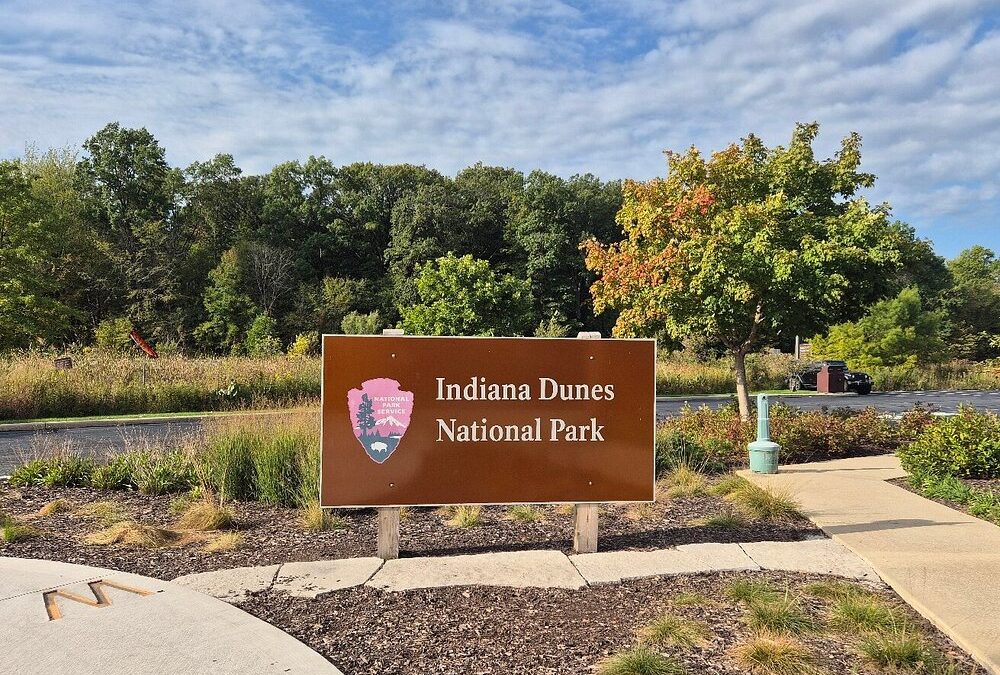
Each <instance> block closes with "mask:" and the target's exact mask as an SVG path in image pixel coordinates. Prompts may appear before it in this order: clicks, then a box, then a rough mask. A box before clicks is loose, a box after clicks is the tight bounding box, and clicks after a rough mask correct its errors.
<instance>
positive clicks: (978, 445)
mask: <svg viewBox="0 0 1000 675" xmlns="http://www.w3.org/2000/svg"><path fill="white" fill-rule="evenodd" d="M899 459H900V461H901V462H902V464H903V468H904V469H906V471H908V472H909V473H910V474H913V475H915V476H945V475H951V476H958V477H961V478H1000V416H997V415H996V414H995V413H992V412H978V411H976V410H975V409H974V408H970V407H966V406H963V407H961V408H960V409H959V411H958V414H957V415H955V416H954V417H950V418H946V419H944V420H942V421H940V422H939V423H937V424H935V425H932V426H929V427H927V428H926V429H924V431H922V432H921V433H920V435H919V436H918V437H917V439H916V440H915V441H914V442H913V443H910V444H909V445H907V446H906V447H904V448H902V449H901V450H900V451H899Z"/></svg>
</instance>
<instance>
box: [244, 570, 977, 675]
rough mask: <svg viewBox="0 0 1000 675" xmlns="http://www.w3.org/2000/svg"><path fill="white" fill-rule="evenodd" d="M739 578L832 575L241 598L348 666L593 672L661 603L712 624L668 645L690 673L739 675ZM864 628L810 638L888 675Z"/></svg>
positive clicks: (775, 578)
mask: <svg viewBox="0 0 1000 675" xmlns="http://www.w3.org/2000/svg"><path fill="white" fill-rule="evenodd" d="M736 578H740V579H755V580H759V581H766V582H771V583H774V584H776V585H777V586H778V587H779V588H784V587H785V586H786V585H787V586H788V587H789V588H790V589H791V590H792V592H795V591H798V590H801V588H802V587H803V586H804V585H805V584H807V583H809V582H810V581H821V580H824V577H819V576H812V575H796V574H788V573H778V572H755V573H739V574H734V573H724V574H706V575H691V576H678V577H661V578H656V579H642V580H636V581H630V582H625V583H622V584H620V585H619V584H616V585H604V586H594V587H590V588H585V589H582V590H561V589H508V588H492V587H455V588H442V589H428V590H416V591H407V592H402V593H386V592H382V591H379V590H375V589H372V588H367V587H363V586H362V587H357V588H353V589H348V590H343V591H335V592H332V593H328V594H325V595H321V596H319V597H317V598H315V599H304V598H293V597H290V596H288V595H285V594H282V593H275V592H266V593H260V594H256V595H254V596H251V597H250V598H249V599H247V600H246V601H244V602H242V603H240V605H239V606H240V607H241V608H242V609H244V610H245V611H247V612H249V613H251V614H254V615H256V616H258V617H260V618H261V619H263V620H265V621H267V622H269V623H271V624H274V625H275V626H278V627H279V628H281V629H282V630H284V631H286V632H288V633H290V634H291V635H293V636H294V637H296V638H298V639H299V640H301V641H303V642H305V643H306V644H308V645H309V646H311V647H312V648H313V649H315V650H316V651H318V652H319V653H321V654H323V655H324V656H326V657H327V658H328V659H330V661H331V662H333V663H334V665H336V666H337V667H338V668H340V669H341V670H342V671H343V672H344V673H345V674H346V675H376V674H388V673H393V674H400V675H402V674H406V673H420V674H426V673H464V674H468V675H472V674H474V673H475V674H483V675H485V674H494V673H495V674H498V675H499V674H500V673H503V674H505V675H529V674H530V675H544V674H552V675H556V674H558V675H566V674H568V673H590V672H593V669H594V667H595V666H596V665H597V664H598V663H599V662H600V661H601V660H603V659H604V658H607V657H608V656H610V655H612V654H614V653H616V652H618V651H620V650H623V649H628V648H629V647H631V646H633V645H634V644H635V640H636V638H635V635H636V630H637V629H638V628H639V627H641V626H643V625H645V624H647V623H649V622H650V621H651V620H653V619H654V618H656V617H657V616H658V615H660V614H661V613H663V612H669V613H671V614H675V615H679V616H684V617H687V618H691V619H695V620H698V621H703V622H706V623H707V624H708V626H709V628H710V632H711V636H710V638H709V640H708V642H707V644H706V645H704V646H700V647H692V648H689V649H680V648H670V647H668V648H658V649H659V650H660V651H663V652H665V653H670V654H672V655H674V656H677V657H679V658H680V659H681V660H682V661H683V662H684V664H685V665H686V666H687V672H689V673H699V674H702V673H728V674H734V675H735V674H738V673H745V672H746V671H745V670H744V669H742V668H740V667H739V665H737V664H736V663H734V662H733V660H732V659H731V657H730V656H729V655H728V654H727V652H728V650H729V649H730V648H731V647H732V646H733V645H734V644H736V643H737V642H738V641H739V640H741V639H743V638H745V637H747V636H748V635H749V634H750V632H751V631H750V629H749V628H748V627H747V626H746V625H745V623H744V620H743V616H744V612H745V610H744V609H743V608H742V606H741V605H739V603H736V602H735V601H731V600H727V599H726V598H725V595H724V589H725V586H726V585H727V584H728V583H729V582H730V581H732V580H733V579H736ZM876 592H877V593H879V595H881V596H883V597H885V598H886V599H887V600H889V601H890V602H892V603H893V604H897V605H899V606H900V607H901V608H902V611H905V612H906V613H907V615H908V616H909V617H910V618H911V620H912V621H913V623H914V624H915V625H917V626H921V627H923V629H924V630H925V631H926V634H927V636H928V637H927V639H928V641H929V643H930V644H931V645H933V646H934V647H935V648H936V649H937V650H938V651H939V652H940V653H942V654H943V655H946V656H947V657H948V658H949V659H950V660H951V661H952V662H953V664H954V665H955V669H954V670H953V671H948V672H951V673H954V675H959V674H965V673H974V672H977V671H976V669H975V666H974V665H973V662H972V661H971V660H970V659H969V658H968V656H966V655H965V654H964V653H963V652H962V651H961V650H960V649H959V648H958V647H957V646H955V645H954V644H953V643H952V642H951V641H950V640H948V639H947V638H946V637H944V636H943V635H942V634H941V633H939V632H937V631H936V630H935V629H934V628H933V627H932V626H930V624H928V623H927V622H925V621H924V620H923V619H921V618H920V617H919V616H918V615H917V614H916V613H914V612H913V611H912V610H911V609H909V608H906V607H905V605H903V603H902V601H900V600H899V598H898V597H897V596H896V595H895V594H893V593H892V592H891V591H888V590H885V589H883V588H878V590H877V591H876ZM682 593H684V594H699V595H700V596H703V597H702V598H701V600H700V601H699V602H698V604H694V605H692V604H681V603H680V602H678V596H679V595H680V594H682ZM803 605H804V606H805V607H806V608H807V609H808V611H809V612H810V614H811V615H813V616H814V617H817V618H820V617H822V616H823V613H824V608H825V603H824V601H822V600H816V599H811V598H805V599H803ZM854 637H856V636H845V635H842V634H841V635H830V634H825V633H822V632H817V633H813V634H807V635H805V636H803V637H802V638H801V640H802V641H803V642H804V643H805V644H806V645H808V646H809V648H810V650H811V652H812V654H813V655H814V656H815V658H816V659H817V661H818V663H819V665H820V666H821V667H822V668H823V670H822V672H824V673H831V674H841V673H842V674H845V675H847V674H849V673H876V672H879V671H878V670H877V669H871V668H867V667H865V666H864V665H863V664H862V662H861V661H860V659H859V657H858V656H857V654H856V653H855V651H854V646H853V644H852V638H854ZM978 672H981V671H978Z"/></svg>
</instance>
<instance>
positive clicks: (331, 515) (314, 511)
mask: <svg viewBox="0 0 1000 675" xmlns="http://www.w3.org/2000/svg"><path fill="white" fill-rule="evenodd" d="M300 522H301V523H302V526H303V527H304V528H305V529H307V530H309V531H310V532H327V531H329V530H343V529H346V528H347V520H345V519H344V518H343V516H340V515H339V514H337V513H335V512H334V511H332V510H330V509H324V508H322V507H321V506H320V505H319V501H313V502H311V503H309V504H307V505H306V506H304V507H302V509H301V511H300Z"/></svg>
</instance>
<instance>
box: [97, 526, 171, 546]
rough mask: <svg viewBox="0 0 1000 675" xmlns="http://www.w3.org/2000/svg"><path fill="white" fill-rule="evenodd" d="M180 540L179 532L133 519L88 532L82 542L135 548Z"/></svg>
mask: <svg viewBox="0 0 1000 675" xmlns="http://www.w3.org/2000/svg"><path fill="white" fill-rule="evenodd" d="M179 540H180V534H178V533H177V532H174V531H172V530H167V529H164V528H162V527H154V526H152V525H143V524H141V523H137V522H135V521H133V520H125V521H122V522H120V523H115V524H114V525H111V526H110V527H108V528H105V529H103V530H99V531H98V532H94V533H91V534H88V535H87V536H86V537H84V538H83V541H84V543H87V544H92V545H95V546H109V545H111V544H121V545H122V546H132V547H136V548H161V547H163V546H169V545H171V544H175V543H177V542H178V541H179Z"/></svg>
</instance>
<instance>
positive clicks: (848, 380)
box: [788, 361, 872, 396]
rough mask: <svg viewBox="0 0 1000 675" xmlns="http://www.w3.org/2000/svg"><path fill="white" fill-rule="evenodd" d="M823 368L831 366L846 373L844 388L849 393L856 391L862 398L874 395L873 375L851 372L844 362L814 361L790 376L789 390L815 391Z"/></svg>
mask: <svg viewBox="0 0 1000 675" xmlns="http://www.w3.org/2000/svg"><path fill="white" fill-rule="evenodd" d="M823 366H829V367H830V369H831V370H833V369H841V370H843V371H844V386H845V388H846V389H847V391H856V392H857V393H858V394H860V395H862V396H864V395H865V394H870V393H872V377H871V375H869V374H868V373H862V372H859V371H854V370H849V369H848V368H847V364H846V363H845V362H843V361H813V362H812V363H807V364H806V365H805V367H804V368H803V369H802V370H800V371H799V372H797V373H793V374H791V375H789V377H788V388H789V389H791V390H792V391H798V390H799V389H811V390H813V391H815V390H816V377H817V376H818V375H819V371H820V368H822V367H823Z"/></svg>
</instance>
